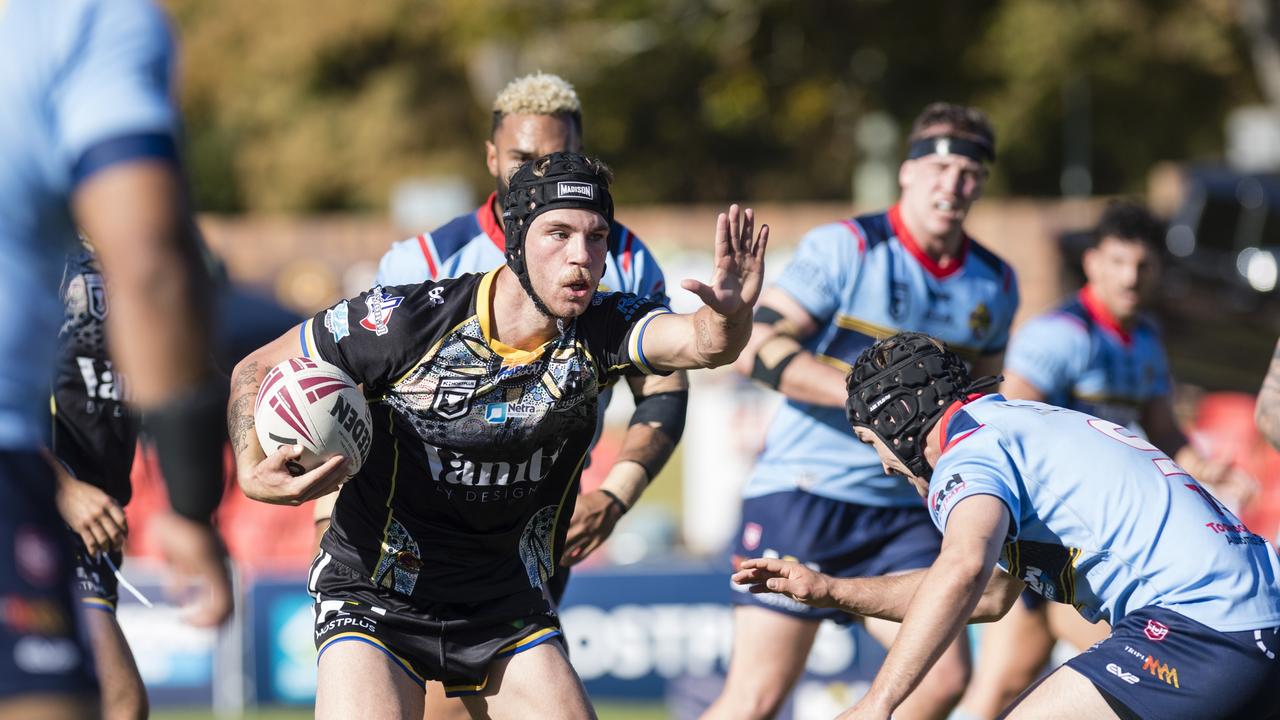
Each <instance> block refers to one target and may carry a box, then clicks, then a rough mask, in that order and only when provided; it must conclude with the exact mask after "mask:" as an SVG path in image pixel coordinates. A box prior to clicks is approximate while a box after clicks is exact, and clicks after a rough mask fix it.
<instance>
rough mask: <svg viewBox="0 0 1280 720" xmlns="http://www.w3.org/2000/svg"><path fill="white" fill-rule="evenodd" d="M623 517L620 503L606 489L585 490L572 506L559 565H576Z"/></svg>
mask: <svg viewBox="0 0 1280 720" xmlns="http://www.w3.org/2000/svg"><path fill="white" fill-rule="evenodd" d="M621 517H622V511H621V510H619V509H618V504H617V503H615V502H613V500H611V499H610V498H609V496H608V495H607V494H606V493H602V492H600V491H599V490H595V491H592V492H589V493H583V494H582V496H581V497H579V498H578V504H577V506H576V507H574V509H573V518H572V519H571V520H570V521H569V534H568V536H567V537H566V538H565V541H564V554H563V555H562V556H561V557H560V565H562V566H563V567H571V566H573V565H577V564H578V563H580V562H582V561H583V560H586V559H587V556H588V555H590V554H591V553H593V552H595V551H596V548H598V547H600V546H601V545H602V544H603V543H604V541H605V540H608V539H609V536H610V535H612V534H613V528H614V526H615V525H617V524H618V520H619V519H620V518H621Z"/></svg>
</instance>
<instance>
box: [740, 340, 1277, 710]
mask: <svg viewBox="0 0 1280 720" xmlns="http://www.w3.org/2000/svg"><path fill="white" fill-rule="evenodd" d="M995 383H996V379H995V378H984V379H982V380H978V381H976V382H975V381H974V380H972V378H971V376H970V375H969V372H968V370H967V369H966V368H965V366H964V364H963V363H962V362H961V361H960V359H959V358H958V357H957V356H956V355H955V354H954V353H952V352H950V351H948V350H946V349H945V348H944V347H943V346H942V344H941V343H939V342H938V341H936V340H934V339H932V338H929V337H927V336H924V335H920V334H917V333H903V334H901V335H897V336H894V337H892V338H889V339H888V340H885V341H883V342H880V343H877V344H876V345H874V346H872V347H871V348H869V349H868V350H867V351H866V352H864V353H863V355H862V357H861V358H860V359H859V360H858V362H857V364H856V365H855V366H854V369H853V372H852V373H851V375H850V377H849V401H848V402H849V405H848V415H849V422H850V423H851V424H852V425H853V427H854V431H855V432H856V433H857V435H858V437H859V438H860V439H861V440H862V441H863V442H866V443H868V444H870V445H872V446H873V447H874V448H875V450H876V453H877V455H878V456H879V458H880V460H881V462H883V463H884V467H885V470H886V472H895V473H899V474H901V475H903V476H905V477H906V478H908V480H909V481H910V482H911V484H912V485H913V486H914V487H915V488H916V490H917V491H918V492H919V493H920V495H921V497H923V498H924V499H925V505H926V506H927V508H928V512H929V514H930V517H931V518H932V519H933V522H934V523H936V524H937V526H938V528H939V529H940V530H942V532H943V543H942V552H941V554H940V555H939V557H938V560H937V561H936V562H935V563H934V564H933V566H932V567H930V568H929V569H928V570H925V571H920V572H915V573H911V574H908V575H899V576H893V577H880V578H849V579H844V578H832V577H830V576H827V575H823V574H821V573H815V572H813V571H812V570H810V569H809V568H806V567H804V566H803V565H800V564H799V563H794V562H789V561H782V560H769V559H759V560H749V561H747V562H745V563H743V570H742V571H741V572H739V573H738V574H737V575H736V576H735V577H734V580H735V582H739V583H742V584H744V585H747V586H749V587H750V588H751V590H752V592H756V593H766V594H767V593H782V594H783V595H785V596H788V597H791V598H793V599H795V600H798V601H802V602H805V603H807V604H812V605H815V606H819V607H833V608H839V609H841V610H843V611H845V612H853V613H860V614H866V615H872V616H876V617H883V618H887V619H891V620H900V621H901V622H902V631H901V632H900V633H899V634H898V639H897V642H895V643H894V645H893V647H892V648H891V649H890V650H889V656H888V658H886V659H885V662H884V665H883V666H882V667H881V669H880V672H879V674H878V675H877V676H876V679H875V681H874V682H873V683H872V685H871V688H870V690H869V691H868V692H867V694H866V695H865V696H864V697H863V698H862V700H861V701H859V703H858V704H857V705H856V706H855V707H854V708H852V709H851V710H849V711H847V712H846V713H845V714H843V715H841V717H842V718H888V717H889V716H890V713H892V712H893V710H894V708H895V707H897V706H898V705H899V704H900V703H901V702H902V700H903V699H904V698H905V697H906V696H907V694H908V693H909V692H910V691H911V688H912V687H914V686H915V685H916V683H918V682H919V681H920V678H921V677H922V676H923V675H924V673H925V671H926V670H927V669H928V668H929V666H930V665H932V664H933V662H934V661H936V659H937V658H938V657H939V656H940V655H941V654H942V652H943V650H944V648H945V647H946V645H947V644H948V643H949V642H951V640H952V639H953V638H954V637H955V636H956V635H957V634H958V633H960V632H961V631H962V630H963V629H964V625H965V623H966V622H969V621H971V620H972V621H984V620H992V619H995V618H998V617H1000V616H1001V615H1003V614H1004V613H1005V612H1006V611H1007V610H1008V608H1009V607H1010V606H1011V605H1012V604H1013V603H1014V602H1016V601H1017V597H1018V594H1019V593H1020V592H1021V591H1022V590H1023V589H1024V588H1030V589H1032V590H1034V591H1035V592H1037V593H1039V594H1040V595H1042V596H1044V598H1045V599H1046V600H1051V601H1054V602H1060V603H1066V604H1070V605H1074V606H1075V607H1076V608H1077V609H1078V610H1079V611H1080V613H1081V614H1082V615H1084V616H1085V617H1086V618H1088V619H1089V620H1107V621H1108V622H1110V623H1111V625H1112V627H1113V628H1114V629H1113V631H1112V634H1111V636H1110V637H1108V638H1107V639H1106V640H1104V641H1102V642H1100V643H1098V644H1097V645H1095V646H1093V647H1091V648H1090V649H1089V650H1087V651H1086V652H1084V653H1083V654H1081V655H1078V656H1076V657H1075V658H1073V659H1072V660H1070V661H1068V662H1067V663H1066V664H1065V665H1064V666H1062V667H1060V668H1058V669H1057V670H1055V671H1054V672H1053V673H1052V674H1051V675H1049V676H1048V677H1047V678H1046V679H1045V680H1043V681H1042V682H1041V683H1039V684H1037V685H1035V686H1033V687H1032V689H1031V690H1030V691H1029V692H1028V693H1027V694H1025V695H1024V696H1022V697H1021V698H1020V699H1019V700H1018V701H1017V702H1016V703H1015V705H1014V706H1013V707H1012V708H1010V710H1008V711H1007V714H1006V715H1005V716H1004V717H1009V718H1037V719H1039V720H1052V719H1054V718H1062V719H1064V720H1065V719H1067V718H1072V719H1074V718H1111V717H1119V718H1160V719H1161V720H1181V719H1185V720H1192V719H1194V720H1211V719H1212V718H1276V717H1280V695H1277V694H1276V692H1275V687H1276V683H1277V682H1280V658H1277V653H1278V652H1280V558H1277V556H1276V551H1275V549H1274V548H1272V547H1271V546H1270V545H1269V544H1268V543H1267V542H1266V540H1264V539H1263V538H1261V537H1259V536H1257V535H1255V534H1253V533H1251V532H1249V530H1248V528H1246V527H1245V526H1244V525H1243V524H1241V523H1240V520H1239V519H1238V518H1236V517H1235V516H1234V515H1233V514H1232V513H1231V511H1229V510H1227V509H1226V508H1225V507H1223V505H1222V503H1220V502H1218V501H1217V499H1215V498H1214V497H1213V495H1212V494H1210V493H1209V492H1208V491H1207V490H1205V489H1204V487H1202V486H1201V485H1200V484H1199V483H1198V482H1196V480H1195V478H1193V477H1191V475H1189V474H1187V473H1186V472H1185V471H1184V470H1183V469H1182V468H1181V467H1180V466H1179V465H1178V464H1177V463H1176V462H1174V460H1173V459H1171V458H1170V457H1169V456H1168V455H1166V454H1165V453H1163V452H1161V451H1160V450H1159V449H1157V448H1156V447H1155V446H1154V445H1152V444H1151V443H1149V442H1147V441H1146V440H1144V439H1142V438H1141V437H1139V436H1137V435H1135V434H1134V433H1133V432H1131V431H1129V430H1128V429H1126V428H1125V427H1123V426H1121V425H1119V424H1117V423H1114V422H1111V421H1109V420H1103V419H1101V418H1097V417H1093V416H1091V415H1086V414H1084V413H1081V412H1077V411H1074V410H1068V409H1065V408H1060V407H1055V406H1052V405H1046V404H1043V403H1038V402H1031V401H1025V400H1006V399H1005V398H1004V397H1002V396H1000V395H984V394H982V391H983V390H984V389H986V388H988V387H992V386H994V385H995ZM997 562H999V564H1000V567H998V568H997V567H996V564H997ZM993 568H994V572H993Z"/></svg>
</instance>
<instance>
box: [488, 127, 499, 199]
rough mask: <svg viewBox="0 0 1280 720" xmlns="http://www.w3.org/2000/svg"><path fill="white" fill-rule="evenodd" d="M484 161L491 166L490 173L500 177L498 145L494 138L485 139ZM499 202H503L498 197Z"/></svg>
mask: <svg viewBox="0 0 1280 720" xmlns="http://www.w3.org/2000/svg"><path fill="white" fill-rule="evenodd" d="M484 162H485V164H486V165H488V166H489V174H490V175H492V176H494V177H498V146H497V145H494V144H493V141H492V140H485V141H484ZM498 203H499V204H501V203H502V198H498Z"/></svg>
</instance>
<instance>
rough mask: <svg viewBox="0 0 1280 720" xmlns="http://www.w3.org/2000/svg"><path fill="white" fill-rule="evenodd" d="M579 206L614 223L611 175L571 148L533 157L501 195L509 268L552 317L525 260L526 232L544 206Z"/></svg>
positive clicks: (547, 208)
mask: <svg viewBox="0 0 1280 720" xmlns="http://www.w3.org/2000/svg"><path fill="white" fill-rule="evenodd" d="M562 208H578V209H582V210H590V211H592V212H597V213H600V215H602V216H604V219H605V222H609V223H612V222H613V196H611V195H610V194H609V177H608V175H607V174H606V172H601V171H600V170H598V169H597V164H596V163H594V162H593V161H592V160H591V159H590V158H588V157H586V156H585V155H582V154H580V153H575V152H554V153H551V154H550V155H546V156H543V157H540V158H538V159H537V160H531V161H529V162H527V163H525V164H523V165H521V166H520V167H519V168H517V169H516V171H515V173H513V174H512V175H511V179H510V180H509V181H508V187H507V193H506V195H505V196H503V198H502V225H503V230H504V231H505V235H506V258H507V267H509V268H511V272H513V273H515V275H516V277H517V278H519V279H520V286H521V287H523V288H524V291H525V292H526V293H528V294H529V297H530V298H532V300H533V304H534V306H535V307H537V308H538V310H539V312H541V313H542V314H544V315H546V316H548V317H555V316H554V315H553V314H552V313H551V310H550V309H548V308H547V306H546V304H545V303H543V302H542V299H541V298H539V297H538V295H537V293H535V292H534V291H533V283H532V282H530V280H529V266H528V264H527V263H526V261H525V252H524V247H525V236H526V235H527V234H528V232H529V226H530V225H532V224H533V220H534V218H536V217H537V216H539V215H541V214H542V213H544V212H546V211H548V210H558V209H562Z"/></svg>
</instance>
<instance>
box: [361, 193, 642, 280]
mask: <svg viewBox="0 0 1280 720" xmlns="http://www.w3.org/2000/svg"><path fill="white" fill-rule="evenodd" d="M494 200H495V196H494V195H492V194H491V195H490V196H489V199H488V200H486V201H485V202H484V204H483V205H481V206H480V207H479V208H477V209H476V211H475V212H470V213H467V214H466V215H459V216H458V217H456V218H454V219H453V220H450V221H449V222H447V223H445V224H444V225H442V226H440V227H439V228H437V229H436V230H432V231H431V232H429V233H423V234H422V235H418V236H417V237H411V238H409V239H407V240H401V241H400V242H397V243H395V244H394V245H392V246H391V249H390V250H388V251H387V252H386V254H384V255H383V256H382V260H381V261H380V262H379V263H378V280H377V281H378V284H379V285H382V286H390V285H408V284H411V283H420V282H426V281H427V280H439V279H441V278H451V277H458V276H460V275H464V274H466V273H473V272H474V273H486V272H489V271H490V270H492V269H494V268H496V267H498V266H499V265H502V264H503V263H505V262H506V261H507V259H506V256H505V254H504V253H505V252H506V242H507V241H506V236H505V235H504V234H503V231H502V227H501V226H500V225H498V221H497V219H496V218H494V216H493V207H494V205H493V203H494ZM600 290H601V291H603V292H622V293H631V294H633V295H639V296H640V297H644V298H649V299H652V300H656V301H658V302H660V303H664V304H665V303H666V302H667V285H666V280H665V279H664V278H663V275H662V268H661V267H659V266H658V262H657V260H655V259H654V257H653V253H651V252H649V248H647V247H645V244H644V243H643V242H641V241H640V238H638V237H636V235H635V233H633V232H631V230H629V229H627V228H626V227H625V226H623V225H622V224H621V223H618V222H613V223H611V224H610V225H609V255H608V259H607V260H606V262H605V268H604V275H603V276H602V277H601V278H600Z"/></svg>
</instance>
